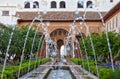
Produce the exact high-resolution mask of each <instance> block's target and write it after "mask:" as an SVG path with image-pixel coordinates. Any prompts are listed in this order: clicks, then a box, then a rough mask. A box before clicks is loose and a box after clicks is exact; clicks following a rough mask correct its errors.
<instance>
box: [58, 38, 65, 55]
mask: <svg viewBox="0 0 120 79" xmlns="http://www.w3.org/2000/svg"><path fill="white" fill-rule="evenodd" d="M63 44H64V43H63V40H61V39H59V40H57V48H58V51H59V56H60V47H61V46H62V45H63Z"/></svg>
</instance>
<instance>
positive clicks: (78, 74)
mask: <svg viewBox="0 0 120 79" xmlns="http://www.w3.org/2000/svg"><path fill="white" fill-rule="evenodd" d="M51 64H53V63H52V62H48V63H46V64H44V65H40V66H39V67H38V68H37V69H34V70H33V71H31V72H29V73H27V74H25V75H24V76H22V77H21V78H19V79H44V77H45V75H46V74H47V73H48V71H49V70H50V69H51V67H52V66H54V67H57V66H60V65H59V64H58V65H56V64H55V65H51ZM61 66H65V67H69V69H70V71H71V72H72V73H73V75H74V76H75V78H76V79H98V78H97V77H96V76H94V75H93V74H91V73H89V72H88V71H86V70H84V69H83V68H82V67H81V66H80V65H75V64H74V63H72V62H69V63H67V65H61Z"/></svg>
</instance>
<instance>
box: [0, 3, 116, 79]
mask: <svg viewBox="0 0 120 79" xmlns="http://www.w3.org/2000/svg"><path fill="white" fill-rule="evenodd" d="M80 3H81V2H80ZM89 7H91V5H90V6H89ZM84 12H85V13H84V14H83V16H80V17H77V18H75V20H74V21H73V24H71V25H70V30H69V33H68V35H67V38H66V44H65V45H64V52H65V53H66V55H68V54H71V55H72V57H73V58H74V57H75V54H74V51H75V49H78V48H79V49H80V46H79V42H78V40H77V39H76V38H75V36H74V35H75V34H76V30H75V29H76V28H77V30H78V34H79V35H80V36H81V39H82V43H83V45H84V51H85V56H86V59H87V65H88V72H87V71H85V70H83V69H82V67H81V66H79V65H77V66H75V65H74V64H72V65H69V64H66V60H65V58H64V56H62V57H61V60H60V61H59V62H56V61H55V58H56V57H57V55H58V50H57V46H56V45H55V43H54V41H53V40H52V39H51V37H50V34H49V33H48V29H47V26H49V22H48V23H47V24H45V23H43V18H42V17H41V15H40V12H39V11H38V16H37V17H35V18H34V19H33V20H32V22H31V24H30V26H29V29H28V32H27V33H26V38H25V40H24V46H23V48H22V49H23V50H22V55H21V61H20V65H19V72H18V76H17V78H20V72H21V65H22V62H23V59H24V51H25V47H26V43H27V40H28V35H29V31H30V29H31V28H32V26H33V23H34V22H35V20H37V21H39V25H38V26H40V27H42V29H43V30H44V34H43V35H42V36H41V38H40V41H39V43H38V48H37V50H38V51H39V50H40V46H41V47H42V45H43V44H41V41H43V42H44V43H46V57H51V59H52V62H51V63H50V64H47V65H45V67H48V68H47V70H46V71H45V73H44V74H43V75H42V76H43V77H42V78H43V79H79V78H82V76H81V74H78V75H79V76H80V77H79V78H77V77H76V76H75V75H76V71H75V69H74V67H77V68H79V70H80V71H82V73H83V74H82V75H84V74H85V75H86V74H87V75H89V76H90V77H89V78H90V79H92V78H93V79H99V71H98V65H97V58H96V52H95V48H94V44H93V40H92V37H91V34H90V32H89V26H88V25H87V24H86V22H85V19H86V14H87V11H86V9H85V11H84ZM97 12H98V15H99V16H100V19H101V21H102V24H103V27H105V23H104V20H103V17H102V15H101V13H100V12H99V11H98V10H97ZM44 13H45V14H46V11H45V12H44ZM76 14H78V12H76ZM79 20H81V21H82V23H80V26H76V25H75V23H76V21H79ZM83 26H85V27H86V29H87V32H88V36H89V38H90V43H91V48H92V52H93V55H94V61H95V66H96V73H97V77H95V76H94V77H93V75H92V76H91V74H90V71H91V69H90V66H89V57H88V52H87V48H86V44H85V41H84V38H83V35H82V33H81V30H80V28H81V27H83ZM40 27H37V28H36V30H35V33H34V38H33V40H32V45H31V51H30V58H29V64H28V73H29V74H28V76H27V77H24V78H26V79H27V78H33V77H35V78H38V77H39V74H40V72H38V73H37V71H39V69H38V70H37V68H36V67H37V66H36V62H37V59H38V57H37V58H36V61H35V65H34V69H35V70H34V71H32V73H30V63H31V58H32V52H33V47H34V42H35V38H36V34H37V32H38V30H39V28H40ZM12 30H13V31H14V30H15V27H13V29H12ZM12 37H13V32H11V34H10V39H9V44H8V47H7V51H6V55H5V60H4V66H3V69H2V76H1V79H3V75H4V70H5V66H6V60H7V54H8V51H9V48H10V44H11V39H12ZM106 39H107V43H108V49H109V52H110V58H111V64H112V69H113V71H114V65H113V59H112V51H111V48H110V42H109V37H108V33H107V31H106ZM74 43H76V44H77V45H76V46H75V45H74ZM41 54H42V53H40V56H41ZM37 55H38V52H37ZM41 66H42V65H41ZM43 66H44V65H43ZM83 68H84V67H83ZM31 75H32V76H31ZM66 75H67V76H66ZM40 76H41V75H40ZM20 79H21V78H20Z"/></svg>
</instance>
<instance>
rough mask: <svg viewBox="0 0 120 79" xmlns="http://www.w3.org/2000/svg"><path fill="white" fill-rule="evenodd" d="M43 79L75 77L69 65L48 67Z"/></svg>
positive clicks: (72, 78) (71, 78)
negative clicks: (55, 67) (54, 67)
mask: <svg viewBox="0 0 120 79" xmlns="http://www.w3.org/2000/svg"><path fill="white" fill-rule="evenodd" d="M44 79H76V78H75V76H74V75H73V73H72V72H71V70H70V68H69V67H62V68H57V69H50V70H49V71H48V72H47V74H46V75H45V76H44Z"/></svg>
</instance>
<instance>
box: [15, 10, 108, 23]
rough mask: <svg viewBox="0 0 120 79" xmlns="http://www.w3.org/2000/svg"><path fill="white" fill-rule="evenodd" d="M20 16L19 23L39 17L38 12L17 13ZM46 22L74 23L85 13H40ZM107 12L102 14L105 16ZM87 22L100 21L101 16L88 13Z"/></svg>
mask: <svg viewBox="0 0 120 79" xmlns="http://www.w3.org/2000/svg"><path fill="white" fill-rule="evenodd" d="M16 14H19V18H20V19H19V20H18V21H29V20H32V19H33V18H34V17H35V16H37V15H38V14H37V12H17V13H16ZM40 14H41V16H42V18H43V19H44V20H49V21H73V20H74V19H75V18H76V17H78V16H82V15H83V14H84V12H80V13H79V14H77V15H76V14H75V13H74V12H67V11H66V12H47V14H43V13H40ZM105 14H106V12H102V15H103V16H104V15H105ZM86 20H90V21H92V20H100V17H99V14H98V13H97V12H87V14H86Z"/></svg>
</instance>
